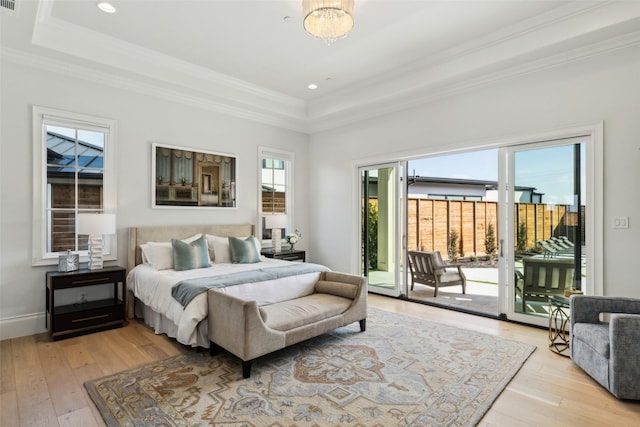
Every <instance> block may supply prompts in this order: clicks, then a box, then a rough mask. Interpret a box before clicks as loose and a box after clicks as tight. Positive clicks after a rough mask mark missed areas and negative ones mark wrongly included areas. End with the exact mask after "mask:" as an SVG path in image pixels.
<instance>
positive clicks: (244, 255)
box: [229, 236, 260, 264]
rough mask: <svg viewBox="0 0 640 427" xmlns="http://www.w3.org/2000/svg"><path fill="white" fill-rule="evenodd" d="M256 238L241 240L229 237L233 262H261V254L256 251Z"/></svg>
mask: <svg viewBox="0 0 640 427" xmlns="http://www.w3.org/2000/svg"><path fill="white" fill-rule="evenodd" d="M254 240H257V239H256V238H255V237H253V236H251V237H247V238H246V239H244V240H243V239H240V238H238V237H229V249H230V250H231V262H232V263H234V264H251V263H254V262H260V253H259V252H258V251H257V249H256V242H254Z"/></svg>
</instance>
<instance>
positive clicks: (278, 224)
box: [264, 215, 287, 252]
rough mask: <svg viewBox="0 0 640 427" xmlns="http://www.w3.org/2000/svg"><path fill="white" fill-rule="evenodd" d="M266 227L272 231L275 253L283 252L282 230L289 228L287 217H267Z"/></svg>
mask: <svg viewBox="0 0 640 427" xmlns="http://www.w3.org/2000/svg"><path fill="white" fill-rule="evenodd" d="M264 227H265V228H266V229H271V242H272V243H271V245H272V248H273V251H274V252H280V250H282V229H283V228H287V216H286V215H267V216H265V217H264Z"/></svg>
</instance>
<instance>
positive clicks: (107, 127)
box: [31, 105, 118, 266]
mask: <svg viewBox="0 0 640 427" xmlns="http://www.w3.org/2000/svg"><path fill="white" fill-rule="evenodd" d="M45 124H55V125H59V126H68V127H74V128H78V129H86V130H98V131H100V132H104V133H105V136H106V141H105V148H104V176H103V195H104V199H103V203H104V212H105V213H115V212H116V201H117V194H116V191H117V188H118V186H117V176H118V174H117V172H116V145H117V142H116V141H117V122H116V121H115V120H112V119H105V118H102V117H96V116H90V115H86V114H80V113H72V112H68V111H63V110H57V109H53V108H47V107H40V106H36V105H34V106H33V237H32V239H33V241H32V259H31V265H33V266H38V265H54V264H57V263H58V255H57V254H50V253H47V251H46V249H47V240H46V238H47V236H46V230H47V226H46V224H47V223H46V221H47V216H46V207H47V186H46V181H45V170H46V165H47V149H46V131H45ZM105 242H108V247H107V248H105V253H104V259H105V260H106V261H113V260H116V259H117V258H118V239H117V234H115V235H113V236H109V238H108V239H105ZM79 254H80V262H87V261H88V253H87V251H82V252H79Z"/></svg>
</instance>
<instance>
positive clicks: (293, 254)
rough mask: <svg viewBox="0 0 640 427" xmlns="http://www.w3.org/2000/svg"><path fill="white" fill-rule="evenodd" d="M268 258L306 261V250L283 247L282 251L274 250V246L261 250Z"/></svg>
mask: <svg viewBox="0 0 640 427" xmlns="http://www.w3.org/2000/svg"><path fill="white" fill-rule="evenodd" d="M260 253H261V254H262V255H264V256H266V257H267V258H275V259H282V260H285V261H301V262H305V261H306V252H305V251H300V250H297V249H283V250H281V251H274V250H273V249H272V248H267V249H263V250H262V252H260Z"/></svg>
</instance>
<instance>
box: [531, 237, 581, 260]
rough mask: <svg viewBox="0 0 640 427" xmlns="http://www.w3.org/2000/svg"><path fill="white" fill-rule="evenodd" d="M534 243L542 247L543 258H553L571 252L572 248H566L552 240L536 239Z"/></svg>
mask: <svg viewBox="0 0 640 427" xmlns="http://www.w3.org/2000/svg"><path fill="white" fill-rule="evenodd" d="M536 243H537V244H538V245H540V246H541V247H542V249H544V254H543V255H544V257H545V258H553V257H555V256H557V255H562V254H572V253H573V248H571V249H567V248H564V247H561V246H560V245H558V244H557V243H556V242H554V241H553V240H538V241H537V242H536Z"/></svg>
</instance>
